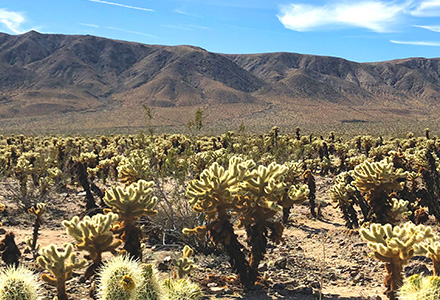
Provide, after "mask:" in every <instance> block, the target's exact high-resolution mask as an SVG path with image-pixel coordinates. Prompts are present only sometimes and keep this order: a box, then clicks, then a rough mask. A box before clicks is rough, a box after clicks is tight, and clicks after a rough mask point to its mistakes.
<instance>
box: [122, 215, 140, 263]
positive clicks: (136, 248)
mask: <svg viewBox="0 0 440 300" xmlns="http://www.w3.org/2000/svg"><path fill="white" fill-rule="evenodd" d="M122 228H124V234H123V235H122V236H121V237H122V240H123V241H124V242H125V244H124V249H125V250H126V251H127V253H128V254H129V255H130V256H131V257H133V258H136V259H139V260H142V249H141V238H142V232H141V230H140V229H139V228H138V227H137V226H136V224H135V223H131V224H127V223H125V225H123V226H122Z"/></svg>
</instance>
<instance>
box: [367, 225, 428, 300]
mask: <svg viewBox="0 0 440 300" xmlns="http://www.w3.org/2000/svg"><path fill="white" fill-rule="evenodd" d="M360 234H361V236H362V237H363V238H364V239H365V240H367V241H368V247H370V248H371V249H372V250H373V253H372V255H373V256H374V257H375V258H377V259H378V260H381V261H383V262H385V270H386V272H387V276H386V278H385V282H384V284H385V287H386V288H387V291H386V292H385V294H386V295H387V297H388V298H389V299H390V300H396V299H397V298H396V291H397V289H398V288H399V287H400V286H401V285H402V270H403V266H404V265H405V264H407V263H408V261H409V259H410V258H411V257H412V256H413V255H414V252H415V251H414V245H415V244H416V243H419V242H421V241H423V240H425V239H428V238H432V237H433V236H434V235H433V233H432V229H431V227H428V226H424V225H417V226H416V225H414V224H413V223H411V222H407V223H405V224H404V225H403V226H402V227H399V226H395V227H394V228H393V227H392V226H391V225H390V224H386V225H381V224H371V226H370V229H366V228H361V230H360Z"/></svg>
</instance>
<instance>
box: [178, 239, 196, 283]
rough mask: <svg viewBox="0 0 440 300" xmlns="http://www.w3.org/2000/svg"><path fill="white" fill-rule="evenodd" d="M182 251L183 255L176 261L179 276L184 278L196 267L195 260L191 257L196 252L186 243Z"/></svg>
mask: <svg viewBox="0 0 440 300" xmlns="http://www.w3.org/2000/svg"><path fill="white" fill-rule="evenodd" d="M182 252H183V255H182V257H181V258H179V259H178V260H176V261H175V264H176V267H177V275H178V277H179V278H184V277H185V276H186V275H189V273H190V272H191V270H192V269H193V268H194V261H193V260H192V259H191V258H190V257H191V256H192V255H193V254H194V250H193V249H191V247H189V246H188V245H185V246H184V247H183V251H182Z"/></svg>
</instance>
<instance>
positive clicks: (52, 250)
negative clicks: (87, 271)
mask: <svg viewBox="0 0 440 300" xmlns="http://www.w3.org/2000/svg"><path fill="white" fill-rule="evenodd" d="M65 247H66V248H65V250H64V251H63V252H59V251H58V249H57V247H56V245H55V244H51V245H49V246H47V247H44V248H42V249H41V250H40V256H39V257H38V258H37V262H38V264H39V265H40V266H41V267H42V268H44V269H46V270H48V271H49V272H50V273H51V275H47V274H43V275H41V279H42V280H43V281H45V282H47V283H48V284H50V285H52V286H55V287H56V288H57V297H58V300H67V299H68V298H67V294H66V281H67V280H69V279H70V278H71V276H72V272H73V270H75V269H81V268H83V267H84V266H85V265H86V263H87V261H86V260H85V259H83V260H81V261H77V260H76V255H75V254H74V253H73V245H72V244H67V245H65Z"/></svg>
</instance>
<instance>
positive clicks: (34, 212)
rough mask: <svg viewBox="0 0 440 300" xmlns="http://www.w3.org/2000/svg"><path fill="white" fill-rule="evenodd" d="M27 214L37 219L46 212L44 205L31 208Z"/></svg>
mask: <svg viewBox="0 0 440 300" xmlns="http://www.w3.org/2000/svg"><path fill="white" fill-rule="evenodd" d="M28 212H29V213H30V214H32V215H34V216H35V217H37V218H38V217H41V216H42V215H43V214H44V213H45V212H46V203H37V206H36V208H35V207H34V206H32V207H31V208H29V209H28Z"/></svg>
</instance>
